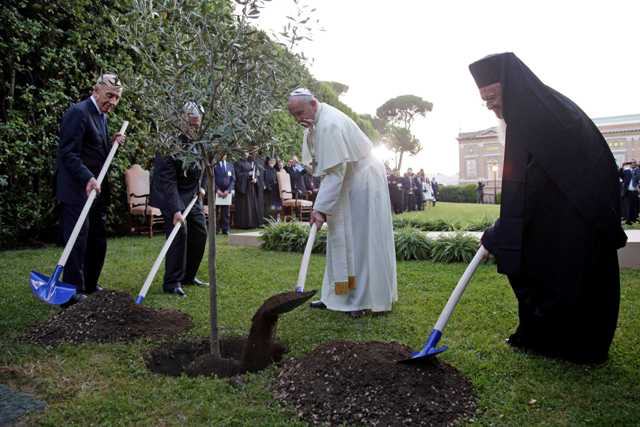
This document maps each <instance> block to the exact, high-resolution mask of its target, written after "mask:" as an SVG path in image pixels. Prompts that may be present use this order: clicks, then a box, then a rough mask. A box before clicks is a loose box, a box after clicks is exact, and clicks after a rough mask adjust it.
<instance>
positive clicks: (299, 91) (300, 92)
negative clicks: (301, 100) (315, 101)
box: [289, 87, 313, 98]
mask: <svg viewBox="0 0 640 427" xmlns="http://www.w3.org/2000/svg"><path fill="white" fill-rule="evenodd" d="M295 96H311V97H313V94H312V93H311V91H310V90H309V89H307V88H304V87H299V88H298V89H296V90H294V91H293V92H291V93H290V94H289V98H293V97H295Z"/></svg>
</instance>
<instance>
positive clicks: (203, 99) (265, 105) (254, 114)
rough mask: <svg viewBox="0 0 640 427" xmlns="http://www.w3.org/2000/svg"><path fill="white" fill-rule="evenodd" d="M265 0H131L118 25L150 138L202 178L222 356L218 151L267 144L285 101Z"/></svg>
mask: <svg viewBox="0 0 640 427" xmlns="http://www.w3.org/2000/svg"><path fill="white" fill-rule="evenodd" d="M264 4H265V3H264V1H263V0H235V4H233V3H231V2H228V1H224V0H183V1H179V0H153V1H152V0H133V2H132V8H131V12H130V13H129V15H128V16H127V17H126V19H124V20H122V21H121V22H119V23H118V24H119V27H118V28H119V30H120V33H121V35H122V39H123V40H124V42H125V45H126V46H129V48H130V49H131V50H132V51H133V52H134V53H135V55H136V57H137V59H138V60H139V61H140V63H141V65H142V67H141V69H142V72H140V73H138V74H135V75H123V76H122V77H123V80H124V81H125V83H126V85H127V86H128V90H129V92H132V94H131V95H129V96H137V97H139V98H140V100H141V101H142V102H140V104H141V105H143V106H144V108H146V109H148V111H149V115H150V117H153V119H152V120H151V122H150V123H149V125H148V126H149V133H150V134H151V135H153V138H152V139H150V140H149V141H148V142H149V144H152V145H154V146H155V148H156V149H157V150H158V151H160V152H163V153H165V154H171V155H173V156H176V157H177V158H180V159H182V160H183V162H184V163H185V164H187V165H188V164H193V163H194V162H197V163H198V164H199V165H200V166H201V168H202V169H203V170H204V173H205V174H206V179H207V194H208V209H209V225H208V234H209V253H208V261H209V263H208V264H209V271H208V273H209V281H210V322H211V353H212V355H214V356H217V357H220V348H219V347H220V346H219V337H218V326H217V323H218V322H217V319H218V316H217V307H218V305H217V282H216V230H215V229H216V218H215V195H216V192H215V179H214V171H213V168H214V165H215V162H216V161H217V160H218V159H219V158H220V156H221V155H222V154H230V155H234V154H244V153H245V152H249V151H256V150H258V149H260V148H261V147H266V146H269V144H272V143H273V141H272V138H271V128H270V121H269V117H271V116H272V115H273V114H276V113H277V111H278V110H279V108H281V106H282V104H283V102H284V99H285V98H284V96H283V92H282V91H283V88H285V89H286V88H288V87H290V86H291V83H290V82H287V81H286V79H287V73H286V69H287V67H286V65H287V61H288V60H289V61H290V60H291V56H290V55H289V56H288V55H287V54H286V52H283V49H284V48H283V47H281V46H279V45H277V44H276V43H274V42H272V41H271V40H270V39H269V37H267V36H266V35H265V34H264V33H263V32H261V31H258V30H257V29H256V28H255V27H254V26H253V25H251V21H252V20H254V19H256V18H258V17H259V15H260V11H261V9H262V8H263V7H264ZM190 102H191V103H196V104H198V105H200V106H201V107H202V110H203V112H202V124H201V126H200V127H199V128H198V129H197V130H195V132H194V133H192V134H191V142H190V143H189V144H188V145H187V146H185V145H184V144H182V143H180V142H179V136H180V134H181V133H182V132H183V129H185V127H186V123H185V115H184V114H181V112H182V111H181V110H182V108H183V106H184V105H185V104H187V103H190Z"/></svg>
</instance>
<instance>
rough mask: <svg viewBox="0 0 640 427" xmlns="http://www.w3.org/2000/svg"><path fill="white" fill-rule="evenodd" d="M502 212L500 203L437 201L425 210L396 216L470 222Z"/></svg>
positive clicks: (495, 216) (491, 217) (494, 216)
mask: <svg viewBox="0 0 640 427" xmlns="http://www.w3.org/2000/svg"><path fill="white" fill-rule="evenodd" d="M499 214H500V206H499V205H480V204H476V203H446V202H445V203H441V202H438V203H436V205H435V206H430V207H428V208H427V209H425V210H423V211H416V212H405V213H403V214H400V215H395V217H396V218H406V219H422V220H436V219H442V220H445V221H447V222H455V223H460V224H463V223H469V222H474V221H479V220H482V219H484V218H488V219H491V220H495V219H496V218H498V215H499Z"/></svg>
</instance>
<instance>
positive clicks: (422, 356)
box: [398, 329, 449, 364]
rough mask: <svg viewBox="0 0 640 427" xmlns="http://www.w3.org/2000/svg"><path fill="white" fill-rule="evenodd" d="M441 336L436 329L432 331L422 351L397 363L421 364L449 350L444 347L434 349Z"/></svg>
mask: <svg viewBox="0 0 640 427" xmlns="http://www.w3.org/2000/svg"><path fill="white" fill-rule="evenodd" d="M441 336H442V332H441V331H439V330H437V329H434V330H433V331H431V335H429V338H428V339H427V342H426V343H425V345H424V347H423V348H422V350H420V351H416V352H413V353H411V357H410V358H408V359H403V360H399V361H398V363H404V364H412V363H422V362H426V361H427V360H428V359H431V358H432V357H434V356H437V355H438V354H440V353H442V352H444V351H446V350H447V349H448V348H449V347H447V346H446V345H443V346H442V347H439V348H436V345H437V344H438V341H440V337H441Z"/></svg>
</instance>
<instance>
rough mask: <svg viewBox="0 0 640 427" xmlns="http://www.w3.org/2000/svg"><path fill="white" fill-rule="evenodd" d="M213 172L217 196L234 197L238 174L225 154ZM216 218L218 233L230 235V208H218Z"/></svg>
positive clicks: (221, 206) (225, 206)
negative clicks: (230, 195)
mask: <svg viewBox="0 0 640 427" xmlns="http://www.w3.org/2000/svg"><path fill="white" fill-rule="evenodd" d="M213 172H214V174H215V178H216V195H217V196H218V197H227V196H228V195H229V194H232V195H233V193H234V188H235V185H236V173H235V170H234V169H233V164H231V162H227V155H226V154H223V155H222V157H221V158H220V161H218V163H216V165H215V166H214V167H213ZM232 197H233V196H232ZM216 217H217V218H218V224H219V227H218V228H217V230H218V232H222V234H229V206H227V205H224V206H223V205H220V206H216Z"/></svg>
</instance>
